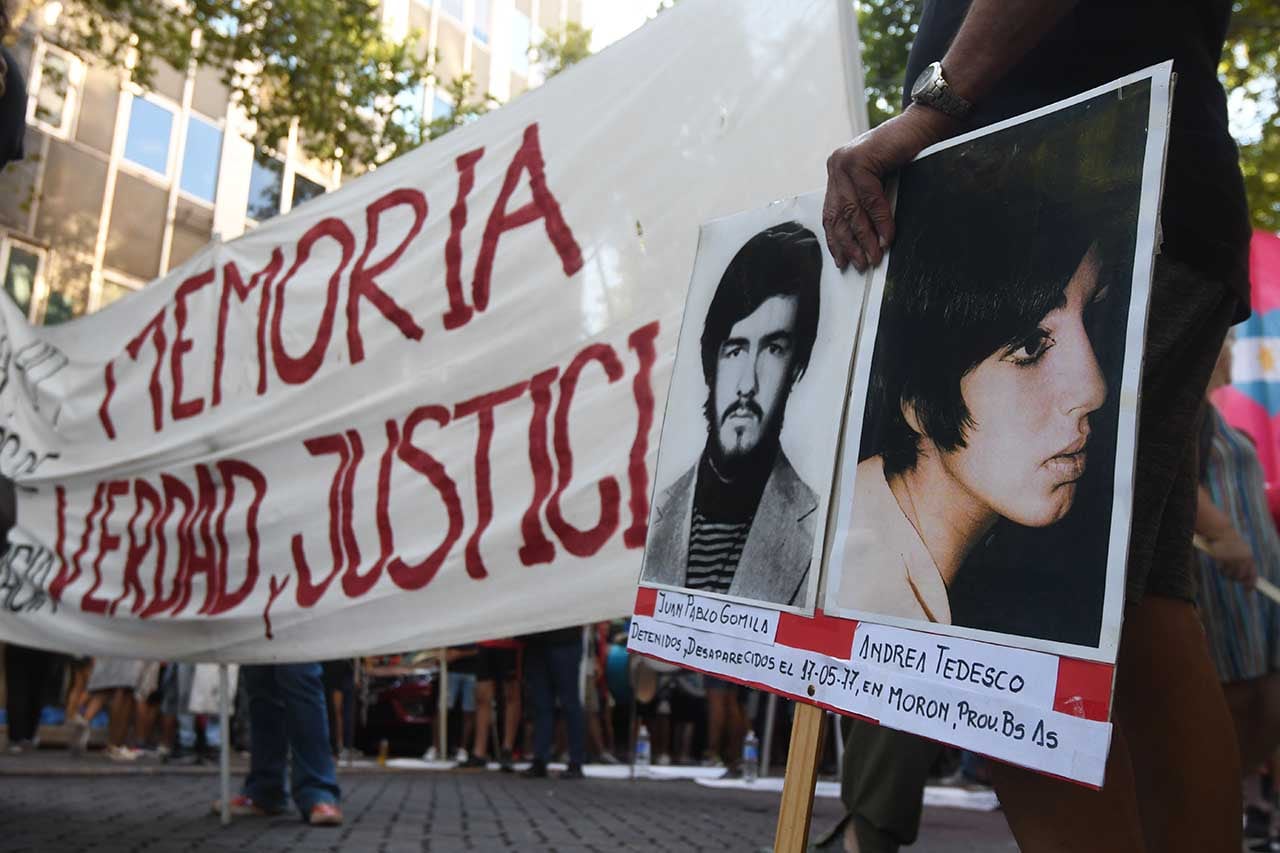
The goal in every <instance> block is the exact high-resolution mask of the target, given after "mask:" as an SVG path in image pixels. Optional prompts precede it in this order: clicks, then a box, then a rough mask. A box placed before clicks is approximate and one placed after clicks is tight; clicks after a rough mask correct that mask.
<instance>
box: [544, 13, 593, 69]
mask: <svg viewBox="0 0 1280 853" xmlns="http://www.w3.org/2000/svg"><path fill="white" fill-rule="evenodd" d="M533 51H534V61H535V62H537V63H538V65H540V66H542V68H543V70H544V71H545V72H546V75H547V77H548V78H551V77H554V76H556V75H557V74H559V73H560V72H561V71H563V70H565V69H566V68H568V67H569V66H570V65H573V64H574V63H575V62H581V61H582V60H584V59H586V58H587V57H588V56H590V55H591V30H590V29H588V28H587V27H584V26H582V25H581V24H579V23H578V22H577V21H569V22H568V23H567V24H565V25H564V29H555V30H551V31H550V32H548V33H547V35H546V37H545V38H543V40H542V41H541V42H539V43H538V44H537V46H536V47H534V49H533Z"/></svg>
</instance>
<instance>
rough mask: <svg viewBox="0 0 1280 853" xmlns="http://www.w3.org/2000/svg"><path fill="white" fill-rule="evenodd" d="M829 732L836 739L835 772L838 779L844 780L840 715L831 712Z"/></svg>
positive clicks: (842, 737) (842, 734)
mask: <svg viewBox="0 0 1280 853" xmlns="http://www.w3.org/2000/svg"><path fill="white" fill-rule="evenodd" d="M827 713H828V714H830V716H831V733H832V734H833V735H834V736H835V739H836V767H837V768H838V769H837V771H836V773H837V774H838V775H839V776H840V781H841V782H843V781H844V733H843V732H841V731H840V715H839V714H831V713H830V712H829V711H828V712H827Z"/></svg>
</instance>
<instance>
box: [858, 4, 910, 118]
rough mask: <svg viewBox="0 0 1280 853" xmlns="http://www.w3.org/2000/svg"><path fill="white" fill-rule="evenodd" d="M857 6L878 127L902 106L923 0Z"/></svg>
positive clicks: (871, 108)
mask: <svg viewBox="0 0 1280 853" xmlns="http://www.w3.org/2000/svg"><path fill="white" fill-rule="evenodd" d="M857 6H858V35H859V36H861V38H862V73H863V84H864V85H865V86H866V90H867V115H868V116H869V117H870V119H871V126H872V127H875V126H876V125H878V124H880V123H881V122H883V121H885V120H886V119H889V118H892V117H893V116H895V115H897V114H898V113H899V111H900V110H901V108H902V84H903V75H905V74H906V72H907V53H908V52H909V51H910V50H911V42H912V41H914V40H915V37H916V22H917V21H918V20H919V19H920V14H919V12H920V6H921V4H920V2H919V0H859V2H858V3H857Z"/></svg>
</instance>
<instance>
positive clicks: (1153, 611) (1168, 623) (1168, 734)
mask: <svg viewBox="0 0 1280 853" xmlns="http://www.w3.org/2000/svg"><path fill="white" fill-rule="evenodd" d="M1114 718H1115V725H1116V729H1115V735H1114V736H1113V739H1112V747H1111V755H1110V757H1109V759H1108V762H1107V781H1106V784H1105V786H1104V787H1103V789H1102V790H1101V791H1090V790H1087V789H1085V788H1082V787H1080V786H1077V785H1073V784H1072V783H1070V782H1063V781H1059V780H1054V779H1050V778H1048V777H1046V776H1039V775H1037V774H1035V773H1031V772H1030V771H1026V770H1021V769H1018V768H1014V767H1010V766H1008V765H1004V764H999V763H993V765H992V777H993V781H994V782H995V785H996V790H997V791H998V792H999V793H1000V799H1001V802H1002V803H1003V804H1004V808H1005V814H1006V816H1007V817H1008V819H1009V826H1010V827H1011V828H1012V829H1013V832H1014V835H1015V836H1016V837H1017V839H1018V844H1019V846H1020V848H1021V849H1022V850H1024V851H1026V853H1041V851H1052V853H1059V851H1076V850H1078V851H1090V853H1093V851H1096V853H1106V851H1111V850H1115V851H1126V853H1127V851H1150V852H1151V853H1157V851H1158V853H1181V851H1187V852H1188V853H1191V851H1209V850H1212V851H1218V850H1230V851H1234V850H1239V849H1240V784H1239V779H1240V761H1239V754H1238V751H1237V746H1236V743H1235V738H1234V736H1233V735H1232V731H1231V718H1230V715H1229V713H1228V711H1227V705H1226V702H1225V701H1224V699H1223V695H1222V690H1221V687H1220V686H1219V684H1218V680H1217V675H1216V673H1215V672H1214V669H1213V664H1212V662H1211V661H1210V659H1209V653H1208V648H1207V646H1206V643H1205V638H1204V630H1203V628H1202V627H1201V625H1200V620H1199V617H1198V616H1197V615H1196V612H1195V608H1194V606H1193V605H1192V604H1191V603H1190V602H1187V601H1179V600H1176V599H1171V598H1158V597H1154V596H1148V597H1147V598H1146V599H1144V600H1143V601H1142V602H1141V603H1140V604H1137V605H1131V606H1130V607H1128V608H1127V611H1126V613H1125V625H1124V632H1123V635H1122V640H1121V644H1120V658H1119V665H1118V667H1117V669H1116V700H1115V714H1114ZM1085 827H1087V831H1084V830H1083V829H1082V828H1085Z"/></svg>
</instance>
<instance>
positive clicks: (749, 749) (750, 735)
mask: <svg viewBox="0 0 1280 853" xmlns="http://www.w3.org/2000/svg"><path fill="white" fill-rule="evenodd" d="M759 772H760V741H759V740H757V739H756V733H755V732H753V731H748V732H747V736H746V738H745V739H743V741H742V780H743V781H744V782H746V783H747V784H748V785H750V784H751V783H752V782H755V781H756V775H757V774H758V773H759Z"/></svg>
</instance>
